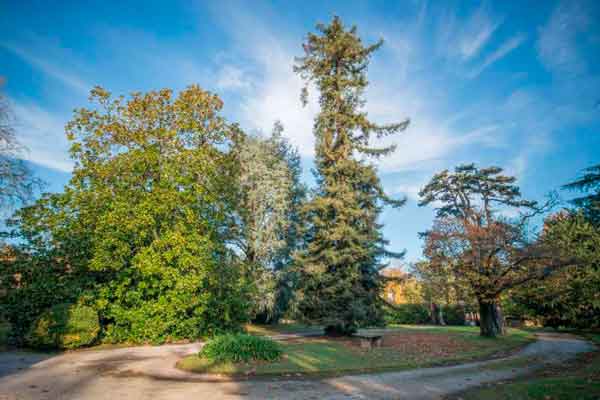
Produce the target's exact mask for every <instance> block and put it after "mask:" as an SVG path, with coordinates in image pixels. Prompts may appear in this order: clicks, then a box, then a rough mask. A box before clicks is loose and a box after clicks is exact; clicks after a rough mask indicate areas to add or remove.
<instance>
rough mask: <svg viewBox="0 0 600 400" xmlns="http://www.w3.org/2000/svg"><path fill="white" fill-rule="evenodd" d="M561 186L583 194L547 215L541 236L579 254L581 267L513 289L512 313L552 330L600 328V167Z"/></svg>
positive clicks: (595, 167) (570, 251)
mask: <svg viewBox="0 0 600 400" xmlns="http://www.w3.org/2000/svg"><path fill="white" fill-rule="evenodd" d="M563 188H565V189H569V190H578V191H581V192H583V196H580V197H577V198H575V199H574V200H573V201H572V204H573V205H574V206H575V208H574V209H571V210H562V211H560V212H559V213H556V214H554V215H552V216H550V217H548V218H547V219H546V221H545V223H544V231H543V237H544V240H546V241H547V242H550V243H552V244H553V245H554V246H555V247H556V248H557V249H560V250H561V251H562V252H564V253H570V254H575V255H577V257H578V258H579V259H580V260H581V261H582V262H581V263H580V265H577V266H573V267H569V268H565V269H564V270H563V271H560V272H559V273H557V274H554V276H552V277H550V278H549V279H547V280H545V281H544V282H535V283H534V284H528V285H525V286H524V287H522V288H518V289H517V290H513V291H512V292H511V296H510V299H509V301H508V302H507V305H508V306H509V307H510V308H511V312H513V313H514V314H517V315H522V316H524V317H528V318H532V319H537V320H539V321H540V322H542V323H543V324H544V325H548V326H555V327H558V326H568V327H578V328H598V327H600V291H599V290H598V288H600V166H598V165H596V166H592V167H589V168H586V169H585V170H584V174H583V175H582V176H580V177H579V178H578V179H576V180H575V181H573V182H571V183H569V184H567V185H564V186H563Z"/></svg>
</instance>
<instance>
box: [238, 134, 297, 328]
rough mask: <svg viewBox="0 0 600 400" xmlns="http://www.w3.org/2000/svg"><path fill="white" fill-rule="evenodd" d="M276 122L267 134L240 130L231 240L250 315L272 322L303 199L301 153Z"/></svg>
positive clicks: (285, 286) (284, 295) (281, 300)
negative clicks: (245, 285)
mask: <svg viewBox="0 0 600 400" xmlns="http://www.w3.org/2000/svg"><path fill="white" fill-rule="evenodd" d="M282 131H283V126H282V125H281V124H279V123H276V124H275V127H274V129H273V132H272V134H271V136H269V137H261V136H244V137H242V138H241V139H240V140H239V141H238V142H237V143H236V145H235V147H234V149H233V151H234V152H235V155H236V157H237V158H238V162H239V173H238V182H237V189H238V196H237V198H238V205H237V207H236V214H237V218H236V219H235V221H234V225H233V226H232V228H231V230H232V233H233V235H232V237H233V238H234V244H235V245H236V247H237V248H238V249H239V251H240V253H241V255H242V262H243V263H244V266H245V272H246V276H247V278H248V280H249V282H250V283H251V290H250V293H251V302H250V304H251V309H250V316H251V317H252V318H253V319H255V320H258V321H260V322H263V323H267V322H276V321H277V320H278V319H279V318H280V317H281V315H282V314H283V313H284V312H285V310H286V309H287V304H288V303H289V300H290V297H291V296H290V293H289V286H290V285H291V283H292V282H290V275H289V270H290V268H289V267H290V263H291V254H292V253H293V252H294V250H295V249H296V248H297V247H298V242H299V235H298V233H297V231H298V224H299V223H300V221H299V218H298V214H299V209H300V206H301V205H302V202H303V200H304V192H305V189H304V185H303V184H302V183H301V182H300V173H301V167H300V158H299V155H298V153H297V151H296V150H295V149H294V148H293V147H291V146H290V144H289V143H288V142H287V140H286V139H284V138H283V136H282Z"/></svg>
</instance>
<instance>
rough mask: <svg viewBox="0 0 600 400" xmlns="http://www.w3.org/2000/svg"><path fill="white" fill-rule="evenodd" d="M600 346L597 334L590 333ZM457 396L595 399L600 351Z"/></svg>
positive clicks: (599, 383) (599, 377) (599, 382)
mask: <svg viewBox="0 0 600 400" xmlns="http://www.w3.org/2000/svg"><path fill="white" fill-rule="evenodd" d="M588 337H589V339H590V340H593V341H594V342H595V343H596V344H598V345H600V334H596V335H589V336H588ZM455 398H456V399H458V398H460V399H463V400H476V399H489V400H500V399H510V400H598V399H600V351H596V352H593V353H587V354H584V355H582V356H581V357H580V358H579V359H578V360H576V361H574V362H572V363H570V364H567V365H562V366H560V367H558V368H553V369H549V370H546V371H543V372H541V373H539V374H536V375H535V376H533V377H528V378H524V379H518V380H516V381H513V382H510V383H504V384H495V385H491V386H488V387H484V388H479V389H473V390H469V391H467V392H464V393H461V394H459V395H458V396H457V397H455Z"/></svg>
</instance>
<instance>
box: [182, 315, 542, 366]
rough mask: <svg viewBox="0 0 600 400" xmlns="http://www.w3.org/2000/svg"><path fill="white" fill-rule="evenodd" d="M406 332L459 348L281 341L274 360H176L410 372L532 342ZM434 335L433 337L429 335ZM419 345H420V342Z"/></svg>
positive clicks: (473, 332) (524, 337) (401, 331)
mask: <svg viewBox="0 0 600 400" xmlns="http://www.w3.org/2000/svg"><path fill="white" fill-rule="evenodd" d="M393 333H394V334H396V335H399V336H402V335H405V338H406V340H409V338H412V337H413V336H412V335H414V334H419V335H420V336H419V338H420V339H419V340H421V341H425V342H423V343H424V344H425V345H427V340H429V338H431V343H432V344H435V342H436V341H439V340H440V338H441V337H450V338H451V339H452V340H454V342H453V343H454V344H456V345H457V346H458V347H460V349H457V350H456V351H448V352H443V353H440V352H436V351H430V352H423V351H420V350H418V351H417V350H415V348H411V349H408V350H405V349H403V348H400V347H398V348H390V347H385V348H380V349H374V350H372V351H365V350H362V349H360V348H358V347H356V346H351V345H349V344H348V342H344V341H341V340H336V339H328V338H312V339H303V340H296V341H283V342H281V347H282V349H283V356H282V357H281V359H280V360H278V361H275V362H250V363H237V364H236V363H231V362H222V363H214V362H211V361H209V360H207V359H205V358H203V357H201V356H198V355H192V356H188V357H186V358H184V359H183V360H181V361H180V362H179V363H178V365H177V366H178V367H179V368H181V369H184V370H187V371H192V372H197V373H210V374H225V375H233V376H243V375H250V374H251V375H266V376H269V375H284V376H285V375H327V376H329V375H339V374H351V373H362V372H375V371H387V370H406V369H414V368H421V367H428V366H434V365H447V364H456V363H461V362H466V361H470V360H477V359H485V358H490V357H492V356H494V355H497V354H499V353H505V352H507V351H511V350H514V349H515V348H518V347H521V346H523V345H525V344H527V343H529V342H530V341H531V340H532V335H531V334H530V333H527V332H523V331H519V330H514V329H513V330H510V333H509V334H508V335H507V336H504V337H502V338H498V339H489V338H482V337H480V336H479V331H478V329H476V328H471V327H441V328H435V327H427V328H413V327H406V326H404V327H398V328H396V329H395V330H394V332H393ZM430 334H434V335H430ZM416 347H420V346H416Z"/></svg>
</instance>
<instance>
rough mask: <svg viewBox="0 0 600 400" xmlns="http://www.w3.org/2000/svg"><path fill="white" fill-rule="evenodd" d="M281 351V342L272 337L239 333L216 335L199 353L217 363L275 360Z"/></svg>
mask: <svg viewBox="0 0 600 400" xmlns="http://www.w3.org/2000/svg"><path fill="white" fill-rule="evenodd" d="M281 353H282V351H281V347H280V346H279V344H278V343H277V342H274V341H273V340H271V339H268V338H263V337H260V336H252V335H246V334H241V333H238V334H227V335H219V336H215V337H214V338H212V339H211V340H210V341H208V343H206V344H205V345H204V347H202V350H201V351H200V354H199V355H200V356H201V357H204V358H206V359H208V360H210V361H213V362H216V363H219V362H235V363H238V362H249V361H275V360H277V359H279V357H281Z"/></svg>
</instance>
